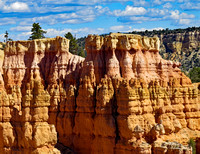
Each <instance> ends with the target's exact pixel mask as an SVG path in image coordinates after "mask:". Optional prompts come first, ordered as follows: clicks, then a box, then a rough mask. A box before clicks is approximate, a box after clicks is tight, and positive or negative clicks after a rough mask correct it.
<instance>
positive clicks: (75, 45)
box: [64, 32, 85, 57]
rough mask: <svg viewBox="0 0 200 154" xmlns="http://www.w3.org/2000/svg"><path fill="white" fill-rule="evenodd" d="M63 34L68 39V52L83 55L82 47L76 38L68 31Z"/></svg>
mask: <svg viewBox="0 0 200 154" xmlns="http://www.w3.org/2000/svg"><path fill="white" fill-rule="evenodd" d="M64 36H65V38H67V39H69V40H70V43H69V52H71V53H72V54H75V55H79V56H82V57H85V51H84V47H83V46H81V45H80V44H79V42H78V40H77V39H76V38H75V37H74V36H73V35H72V34H71V33H70V32H68V33H67V34H65V35H64Z"/></svg>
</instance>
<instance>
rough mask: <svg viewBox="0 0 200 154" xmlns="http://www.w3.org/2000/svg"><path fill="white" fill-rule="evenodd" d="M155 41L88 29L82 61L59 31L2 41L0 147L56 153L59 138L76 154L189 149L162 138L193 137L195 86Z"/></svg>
mask: <svg viewBox="0 0 200 154" xmlns="http://www.w3.org/2000/svg"><path fill="white" fill-rule="evenodd" d="M159 46H160V45H159V39H158V38H156V37H155V38H148V37H141V36H139V35H123V34H111V35H109V36H106V37H100V36H95V35H89V36H88V37H87V39H86V50H87V57H86V59H83V58H81V57H79V56H75V55H72V54H70V53H69V52H68V47H69V41H68V40H67V39H64V38H61V37H57V38H55V39H43V40H34V41H19V42H8V43H7V46H6V49H5V58H4V63H3V72H2V74H3V76H1V78H0V81H1V82H0V87H1V97H0V98H1V110H0V111H1V114H0V115H1V123H0V125H1V129H0V130H1V132H0V135H1V136H2V137H1V139H0V143H1V144H0V148H1V151H4V152H5V153H6V152H7V151H9V152H15V151H19V153H23V152H26V153H31V152H33V153H34V152H35V153H42V152H43V153H48V152H50V151H51V152H52V151H53V152H52V153H58V152H59V151H57V150H56V149H55V148H54V145H55V144H56V143H60V144H62V145H63V146H66V147H69V148H70V149H72V150H73V151H75V152H77V153H109V154H110V153H151V152H152V150H153V151H154V153H156V152H158V151H163V152H167V151H168V152H176V151H179V152H181V151H185V152H186V151H188V152H189V153H191V150H190V149H189V148H187V147H184V146H181V145H180V144H177V143H173V142H165V141H166V140H168V141H178V142H180V143H182V144H187V142H188V141H189V139H190V138H196V137H200V128H199V124H200V108H199V99H200V85H199V84H195V85H192V84H191V81H190V79H188V78H187V77H186V76H185V75H184V74H183V73H182V72H181V71H180V69H179V68H178V67H179V66H180V64H179V63H174V62H171V61H166V60H163V59H162V58H161V56H160V55H159ZM60 150H61V151H62V150H63V152H64V150H65V148H63V149H62V148H61V147H60Z"/></svg>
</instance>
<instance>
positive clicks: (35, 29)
mask: <svg viewBox="0 0 200 154" xmlns="http://www.w3.org/2000/svg"><path fill="white" fill-rule="evenodd" d="M31 32H32V33H31V36H30V37H29V40H35V39H41V38H45V36H44V34H46V31H44V30H42V28H41V26H40V24H39V23H33V25H32V29H31Z"/></svg>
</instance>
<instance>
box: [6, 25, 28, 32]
mask: <svg viewBox="0 0 200 154" xmlns="http://www.w3.org/2000/svg"><path fill="white" fill-rule="evenodd" d="M31 28H32V27H31V26H17V27H12V28H10V30H11V31H18V32H23V31H31Z"/></svg>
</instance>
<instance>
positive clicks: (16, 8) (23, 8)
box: [3, 2, 30, 12]
mask: <svg viewBox="0 0 200 154" xmlns="http://www.w3.org/2000/svg"><path fill="white" fill-rule="evenodd" d="M3 11H5V12H29V11H30V10H29V7H28V5H27V4H26V3H23V2H14V3H11V4H10V5H4V6H3Z"/></svg>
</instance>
